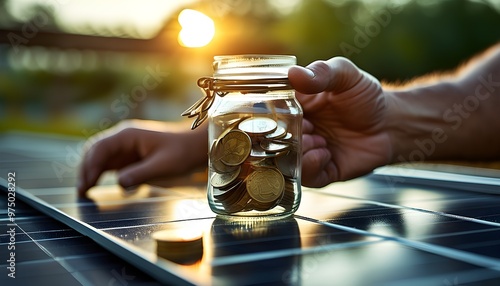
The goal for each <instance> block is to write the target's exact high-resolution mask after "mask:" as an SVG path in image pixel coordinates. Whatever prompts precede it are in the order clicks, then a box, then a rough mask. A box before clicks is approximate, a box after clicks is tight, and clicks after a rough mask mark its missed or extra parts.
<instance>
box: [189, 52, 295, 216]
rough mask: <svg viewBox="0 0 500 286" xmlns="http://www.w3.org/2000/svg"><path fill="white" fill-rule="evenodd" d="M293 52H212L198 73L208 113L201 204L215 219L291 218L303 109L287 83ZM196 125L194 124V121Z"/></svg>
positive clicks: (203, 110) (202, 113) (204, 114)
mask: <svg viewBox="0 0 500 286" xmlns="http://www.w3.org/2000/svg"><path fill="white" fill-rule="evenodd" d="M295 64H296V58H295V57H294V56H281V55H237V56H216V57H214V63H213V66H214V75H213V77H212V78H201V79H200V80H199V81H198V85H199V86H200V87H202V88H203V89H204V90H205V93H206V96H205V100H202V102H201V103H200V102H199V104H198V108H197V109H196V110H197V111H198V113H197V112H193V111H191V112H190V113H189V114H190V115H191V116H194V115H197V116H198V118H197V121H198V122H197V123H195V125H196V126H197V125H199V124H201V122H199V121H203V120H204V119H205V118H208V141H209V162H208V184H207V191H208V202H209V204H210V208H211V209H212V211H214V212H215V213H216V214H218V215H219V217H224V218H231V219H235V218H257V219H275V218H282V217H286V216H289V215H292V214H293V213H294V212H295V211H296V210H297V208H298V207H299V203H300V198H301V181H300V178H301V155H302V151H301V146H302V144H301V142H302V108H301V106H300V104H299V103H298V101H297V100H296V98H295V91H294V90H293V88H292V87H291V86H290V85H289V83H288V69H289V68H290V67H291V66H292V65H295ZM195 122H196V121H195Z"/></svg>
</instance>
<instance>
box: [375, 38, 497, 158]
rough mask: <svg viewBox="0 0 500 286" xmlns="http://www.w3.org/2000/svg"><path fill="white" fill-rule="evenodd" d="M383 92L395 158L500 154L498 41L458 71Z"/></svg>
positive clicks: (468, 156) (479, 156)
mask: <svg viewBox="0 0 500 286" xmlns="http://www.w3.org/2000/svg"><path fill="white" fill-rule="evenodd" d="M385 93H386V96H387V103H388V112H387V114H388V117H387V129H388V131H389V134H390V137H391V142H392V160H391V161H392V163H396V162H406V161H424V160H442V159H446V160H450V159H465V160H491V159H500V46H498V45H497V46H496V47H494V48H493V49H491V50H490V51H488V52H487V53H485V54H484V55H483V56H482V57H480V58H478V59H475V60H474V61H471V62H469V63H468V64H467V65H466V66H465V67H464V68H462V69H461V70H460V71H457V72H456V73H455V74H454V75H446V76H438V77H431V78H428V79H427V80H426V81H423V82H414V83H413V84H411V85H409V86H405V87H397V88H394V87H387V88H386V89H385Z"/></svg>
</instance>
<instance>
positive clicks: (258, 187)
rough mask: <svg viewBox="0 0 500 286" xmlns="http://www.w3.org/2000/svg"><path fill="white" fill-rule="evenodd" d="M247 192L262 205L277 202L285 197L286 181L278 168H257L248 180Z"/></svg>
mask: <svg viewBox="0 0 500 286" xmlns="http://www.w3.org/2000/svg"><path fill="white" fill-rule="evenodd" d="M246 186H247V191H248V194H249V195H250V197H252V199H254V200H256V201H258V202H260V203H270V202H274V201H276V200H277V199H278V198H280V197H281V196H282V195H283V191H284V189H285V179H284V177H283V175H282V174H281V172H280V171H279V170H278V169H276V168H265V167H261V168H256V169H255V171H253V172H252V173H251V174H250V175H249V176H248V178H247V182H246Z"/></svg>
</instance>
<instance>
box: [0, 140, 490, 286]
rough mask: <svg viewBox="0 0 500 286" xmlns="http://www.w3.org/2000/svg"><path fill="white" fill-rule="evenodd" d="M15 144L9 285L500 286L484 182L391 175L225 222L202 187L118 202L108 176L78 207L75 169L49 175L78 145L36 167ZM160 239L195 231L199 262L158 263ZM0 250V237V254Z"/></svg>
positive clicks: (4, 242) (10, 164)
mask: <svg viewBox="0 0 500 286" xmlns="http://www.w3.org/2000/svg"><path fill="white" fill-rule="evenodd" d="M21 137H22V136H21ZM21 139H22V138H21ZM18 141H19V138H18V140H17V141H16V140H14V141H12V140H10V141H9V140H6V141H3V145H2V142H0V146H1V147H2V157H1V158H2V159H1V161H2V167H1V171H2V173H1V174H0V176H1V177H3V178H4V179H2V184H1V185H2V186H3V187H2V190H3V191H6V188H5V186H6V185H7V182H6V181H5V178H6V175H7V172H10V171H15V172H16V182H17V186H16V187H17V189H16V200H18V201H19V205H21V206H22V205H23V204H24V203H27V204H28V205H29V207H28V206H24V207H19V208H20V209H21V210H22V212H21V214H16V215H17V217H16V219H17V220H16V223H17V228H16V242H17V243H18V245H19V248H18V249H19V250H18V251H19V252H18V253H16V255H17V258H18V260H17V261H18V263H19V264H18V265H21V266H23V270H24V269H26V271H24V272H23V273H21V272H18V273H17V275H18V277H20V279H27V277H34V275H35V273H42V272H43V273H45V274H46V275H45V276H44V277H45V278H46V279H49V278H50V277H52V278H54V277H61V278H60V279H61V281H67V282H68V284H69V285H71V284H72V282H75V281H76V282H78V283H82V284H85V283H91V284H103V283H108V282H110V281H111V282H113V281H112V280H110V279H115V280H116V282H118V281H119V279H125V280H123V281H122V282H127V283H130V284H134V283H137V284H151V285H154V284H157V283H161V284H196V285H205V284H216V285H219V284H230V285H243V284H245V285H249V284H273V285H276V284H278V285H279V284H301V285H322V284H323V285H332V284H334V285H336V284H338V285H401V284H404V285H457V284H465V283H486V284H487V283H491V284H492V285H498V283H499V282H500V197H499V196H498V195H497V191H496V190H498V188H500V184H499V183H498V182H497V181H496V180H495V179H494V178H490V177H481V176H471V175H459V174H452V175H450V174H449V173H443V172H437V171H432V172H431V173H428V172H427V173H426V172H422V171H421V170H410V169H404V170H399V169H394V167H390V168H387V169H380V170H377V171H376V172H374V173H373V174H370V175H367V176H364V177H361V178H358V179H354V180H350V181H347V182H338V183H333V184H331V185H329V186H326V187H324V188H319V189H310V188H305V189H304V190H303V199H302V203H301V206H300V208H299V210H298V211H297V213H296V215H294V216H293V217H290V218H287V219H282V220H276V221H267V222H266V221H227V220H224V219H220V218H218V217H216V216H215V215H214V214H213V213H212V212H211V211H210V210H209V208H208V204H207V202H206V193H205V192H206V190H205V187H204V185H199V184H192V183H191V182H185V183H186V184H184V185H182V184H179V185H177V186H175V187H170V188H159V187H154V186H148V185H143V186H141V187H140V188H138V189H137V190H136V191H135V192H133V193H125V192H123V190H121V189H120V188H119V187H118V186H116V184H115V182H114V177H113V175H108V176H107V177H106V178H105V179H104V180H103V181H102V182H101V184H100V185H99V186H98V187H95V188H93V189H92V190H91V191H90V192H89V196H88V198H86V199H82V198H79V197H77V195H76V190H75V188H74V187H73V186H74V182H75V172H76V171H75V170H76V168H75V169H74V170H70V171H68V172H67V173H66V174H64V175H65V176H64V177H62V179H61V177H59V178H57V176H55V172H54V168H53V167H52V166H54V164H57V163H60V164H66V158H65V155H64V151H62V152H63V153H60V152H57V150H65V147H66V146H70V148H76V147H75V146H77V144H79V143H80V142H78V141H74V140H62V139H60V138H48V139H43V140H41V141H42V142H41V143H40V144H39V146H42V145H43V144H42V143H45V144H50V145H51V146H52V149H53V150H56V151H54V152H52V153H50V154H46V156H41V155H36V154H37V151H36V150H35V151H33V152H31V153H30V152H22V150H21V149H22V148H21V147H22V146H21V147H20V145H19V144H16V145H15V147H16V148H13V147H12V145H9V144H10V143H9V142H18ZM30 142H31V143H32V142H33V141H30ZM58 144H59V145H58ZM27 145H30V146H31V144H27ZM58 146H59V149H58V148H57V147H58ZM40 148H42V149H43V146H42V147H40ZM38 152H39V151H38ZM32 153H33V154H32ZM450 176H452V177H453V178H452V179H450ZM2 194H3V201H2V203H4V204H6V203H7V196H6V192H2ZM38 211H41V212H42V213H44V214H45V215H42V214H40V213H39V212H38ZM2 214H3V218H4V219H3V221H5V222H7V223H8V221H7V219H5V218H6V214H7V212H6V211H4V212H3V213H2ZM54 219H55V220H54ZM166 229H177V230H179V229H182V230H203V252H202V255H201V256H200V257H199V258H198V259H196V260H194V261H188V262H181V263H179V262H173V261H170V260H168V259H164V258H162V257H161V256H159V255H157V249H156V243H155V241H154V239H153V238H152V235H153V233H156V232H158V231H160V230H166ZM8 242H9V236H8V235H7V234H5V233H2V234H0V247H2V248H6V247H7V246H8ZM21 246H23V247H21ZM109 252H110V253H113V254H114V255H116V256H118V257H120V259H118V258H116V257H115V256H113V255H110V254H109ZM2 261H5V259H3V260H2ZM99 261H100V262H99ZM101 262H102V263H101ZM124 265H125V266H124ZM1 266H2V267H4V268H5V267H7V266H8V265H7V264H6V263H5V262H2V264H1ZM137 269H140V270H141V271H143V272H144V273H146V274H147V275H144V274H141V272H140V271H139V270H137ZM42 276H43V275H42ZM23 277H24V278H23ZM37 277H38V276H37ZM120 277H121V278H120ZM1 279H2V280H4V279H7V278H6V277H5V276H4V277H2V278H1ZM16 279H17V278H16ZM127 279H128V280H127ZM6 281H9V280H6ZM18 281H21V280H18ZM108 284H109V283H108Z"/></svg>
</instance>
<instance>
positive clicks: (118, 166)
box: [77, 120, 208, 195]
mask: <svg viewBox="0 0 500 286" xmlns="http://www.w3.org/2000/svg"><path fill="white" fill-rule="evenodd" d="M152 125H153V126H152ZM171 126H172V125H170V127H169V126H163V125H161V124H160V123H158V122H156V123H155V122H151V121H141V120H127V121H123V122H121V123H120V124H118V125H117V126H115V127H113V128H111V129H108V130H106V131H104V132H101V133H98V134H97V135H95V137H93V138H90V139H89V140H88V142H89V146H88V148H86V149H87V151H86V152H85V154H84V157H83V160H82V164H81V167H80V173H79V183H78V186H77V189H78V192H79V194H80V195H84V194H85V192H86V191H87V190H88V189H89V188H91V187H92V186H94V185H95V184H96V183H97V180H98V179H99V177H100V176H101V175H102V174H103V173H104V172H105V171H107V170H118V183H119V184H120V185H121V186H122V187H124V188H129V187H134V186H137V185H139V184H142V183H146V182H151V181H155V180H161V179H164V178H166V177H169V176H174V175H182V174H185V173H187V172H188V171H191V170H193V169H194V168H196V167H200V166H202V165H206V161H207V160H208V158H207V149H208V147H207V140H206V138H207V134H206V130H204V128H202V127H199V128H198V129H197V130H196V131H191V130H190V129H189V128H188V127H187V126H186V127H187V128H185V131H179V130H174V128H173V127H171ZM176 129H179V128H176Z"/></svg>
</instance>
